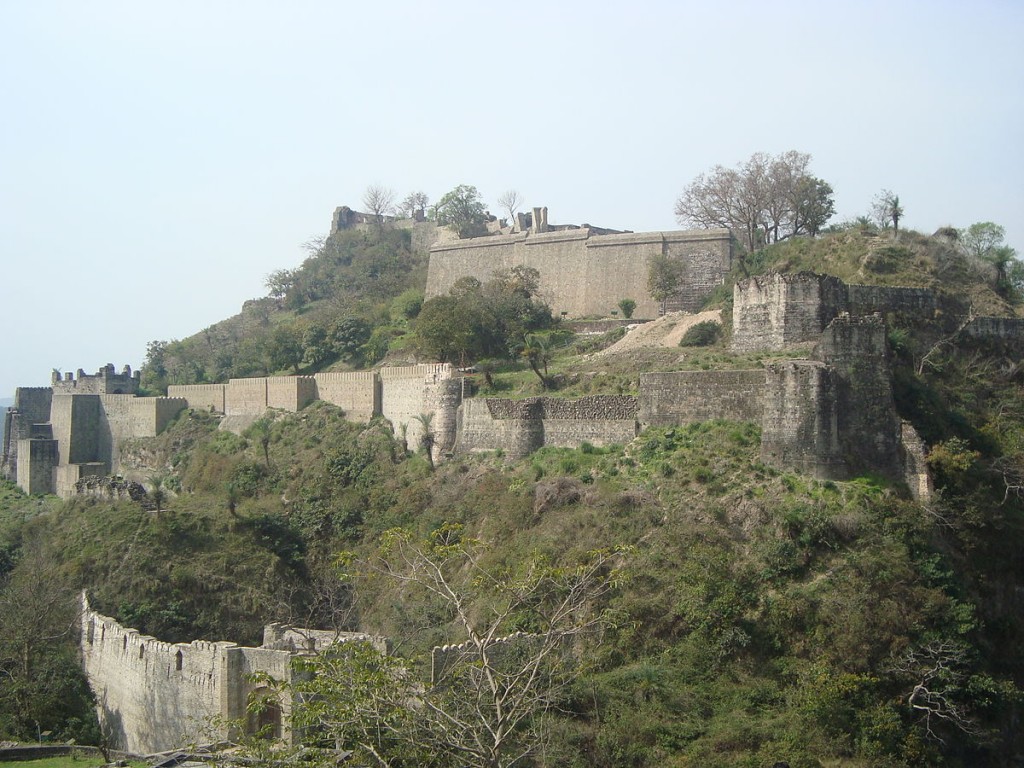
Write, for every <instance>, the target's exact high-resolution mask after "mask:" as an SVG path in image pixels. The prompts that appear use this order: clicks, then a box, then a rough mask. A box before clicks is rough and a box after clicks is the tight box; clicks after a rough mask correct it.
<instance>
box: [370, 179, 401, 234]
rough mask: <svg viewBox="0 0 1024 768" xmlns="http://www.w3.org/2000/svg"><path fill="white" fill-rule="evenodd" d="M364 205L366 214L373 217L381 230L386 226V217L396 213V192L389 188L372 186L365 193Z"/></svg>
mask: <svg viewBox="0 0 1024 768" xmlns="http://www.w3.org/2000/svg"><path fill="white" fill-rule="evenodd" d="M363 205H365V206H366V212H367V213H370V214H372V215H373V218H374V221H375V222H376V223H377V226H378V227H379V228H383V226H384V217H385V216H390V215H392V214H393V213H394V212H395V192H394V190H393V189H389V188H388V187H382V186H380V185H378V184H371V185H370V186H369V187H367V188H366V192H364V193H363Z"/></svg>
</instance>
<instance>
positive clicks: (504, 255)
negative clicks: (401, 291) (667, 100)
mask: <svg viewBox="0 0 1024 768" xmlns="http://www.w3.org/2000/svg"><path fill="white" fill-rule="evenodd" d="M661 254H664V255H667V256H670V257H672V258H675V259H678V260H679V261H680V262H681V263H682V265H683V270H684V281H683V282H684V287H683V290H682V291H681V293H680V295H679V296H678V297H677V298H676V299H675V300H674V301H673V302H672V303H671V306H670V307H669V308H670V309H684V310H687V311H691V312H692V311H697V310H698V309H699V308H700V306H701V303H702V302H703V300H704V299H705V298H706V297H707V296H708V295H709V294H710V293H711V292H712V291H713V290H714V289H715V288H716V287H717V286H719V285H721V284H722V282H723V280H724V278H725V275H726V273H727V272H728V271H729V269H730V268H731V266H732V236H731V234H730V232H729V230H727V229H710V230H689V231H679V232H644V233H621V234H596V230H593V229H591V228H589V227H583V228H580V229H564V230H559V231H555V232H532V231H531V232H517V233H513V234H509V235H492V236H489V237H478V238H471V239H467V240H456V241H452V242H438V243H435V244H434V245H433V246H432V247H431V249H430V265H429V267H428V271H427V289H426V296H427V298H428V299H429V298H431V297H434V296H440V295H443V294H445V293H447V292H448V290H449V289H450V288H451V287H452V285H453V284H454V283H455V282H456V281H457V280H459V279H461V278H463V277H474V278H476V279H477V280H480V281H481V282H486V281H487V280H488V279H490V278H491V276H492V275H493V274H494V273H495V272H498V271H500V270H505V269H510V268H512V267H515V266H526V267H533V268H534V269H536V270H537V271H538V272H539V273H540V290H539V296H540V298H541V299H543V300H544V301H546V302H547V303H548V304H550V306H551V309H552V311H553V312H554V313H555V315H556V316H557V315H558V314H560V313H562V312H565V313H566V314H567V316H569V317H582V316H593V315H596V316H601V317H603V316H607V315H609V314H611V312H612V311H613V310H616V311H617V304H618V302H619V301H620V300H621V299H633V300H634V301H635V302H636V303H637V307H636V311H635V316H636V317H638V318H654V317H657V316H658V314H659V309H660V307H659V306H658V303H657V302H655V301H654V299H652V298H651V296H650V293H649V292H648V290H647V263H648V261H649V259H650V258H651V257H652V256H655V255H661Z"/></svg>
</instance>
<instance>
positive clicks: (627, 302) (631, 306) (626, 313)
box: [619, 299, 636, 320]
mask: <svg viewBox="0 0 1024 768" xmlns="http://www.w3.org/2000/svg"><path fill="white" fill-rule="evenodd" d="M619 309H620V310H622V316H623V317H624V318H626V319H627V320H628V319H629V318H631V317H632V316H633V311H634V310H635V309H636V302H635V301H633V300H632V299H622V300H621V301H620V302H619Z"/></svg>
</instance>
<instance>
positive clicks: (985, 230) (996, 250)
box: [959, 221, 1024, 299]
mask: <svg viewBox="0 0 1024 768" xmlns="http://www.w3.org/2000/svg"><path fill="white" fill-rule="evenodd" d="M1005 236H1006V230H1005V229H1004V228H1003V227H1001V226H999V225H998V224H995V223H993V222H991V221H979V222H977V223H975V224H971V226H969V227H968V228H967V229H965V230H961V231H960V237H959V242H960V247H961V248H963V250H964V251H965V252H966V253H967V255H968V256H971V257H973V258H974V259H976V260H977V261H979V262H981V263H982V264H987V265H989V266H991V267H993V268H994V269H995V280H994V287H995V290H996V292H997V293H998V294H999V295H1000V296H1002V297H1003V298H1007V299H1015V298H1018V297H1020V295H1021V289H1022V288H1024V279H1022V278H1024V265H1021V263H1020V262H1019V261H1017V252H1016V251H1015V250H1014V249H1013V248H1011V247H1010V246H1008V245H1006V244H1005V243H1004V242H1003V238H1004V237H1005Z"/></svg>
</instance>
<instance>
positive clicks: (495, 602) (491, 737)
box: [294, 523, 625, 768]
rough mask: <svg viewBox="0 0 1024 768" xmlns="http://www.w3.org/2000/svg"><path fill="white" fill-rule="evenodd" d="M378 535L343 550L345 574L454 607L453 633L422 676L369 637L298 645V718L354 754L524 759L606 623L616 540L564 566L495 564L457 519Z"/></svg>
mask: <svg viewBox="0 0 1024 768" xmlns="http://www.w3.org/2000/svg"><path fill="white" fill-rule="evenodd" d="M383 542H384V543H383V545H382V546H381V548H380V550H379V551H378V553H377V554H376V555H374V556H373V557H371V558H368V559H367V560H364V561H361V562H354V563H353V566H354V567H353V570H354V571H355V573H354V574H353V576H354V578H356V579H359V578H377V579H379V578H383V579H385V580H387V581H391V582H395V583H397V584H399V585H402V586H403V594H405V595H406V596H407V599H410V600H413V599H419V600H425V601H428V602H429V603H432V604H435V605H436V606H437V607H438V609H439V610H440V611H441V612H442V615H448V616H451V617H452V621H451V630H452V632H453V634H454V637H453V640H456V641H457V644H456V645H452V646H445V647H444V649H438V652H435V658H434V664H433V669H432V679H431V680H429V681H424V680H417V679H415V678H414V671H413V668H412V666H411V665H410V664H408V663H407V662H405V661H404V660H402V659H399V658H397V657H394V656H387V655H386V654H384V653H382V652H380V651H379V650H375V649H373V648H371V647H370V646H369V645H367V644H350V643H344V644H341V645H340V646H336V647H335V648H333V649H331V650H330V651H329V652H327V653H325V654H323V655H321V656H319V657H308V658H307V659H306V660H304V661H305V663H306V664H307V665H308V671H309V672H310V674H308V675H301V676H299V679H298V681H297V683H295V685H296V687H297V691H296V692H297V693H298V700H299V701H300V702H301V703H300V705H299V706H298V707H297V710H296V713H295V720H294V725H297V726H298V727H301V728H306V729H310V730H312V731H315V732H318V733H319V734H321V735H322V736H323V737H324V738H325V739H326V740H329V741H330V742H332V743H333V744H334V745H335V746H336V748H338V749H348V750H353V751H354V752H355V755H354V758H355V761H356V762H357V763H359V764H372V765H378V766H388V765H434V766H445V767H448V766H450V767H451V768H455V766H459V767H460V768H461V766H471V767H473V768H505V767H506V766H513V765H520V764H525V761H527V760H528V759H529V757H530V756H531V755H532V754H534V753H535V752H536V751H537V750H538V749H539V748H540V747H541V746H542V745H543V743H544V741H545V734H546V731H547V727H548V720H549V719H548V717H547V715H548V713H549V712H551V711H552V709H553V708H554V707H555V706H556V705H557V704H558V702H559V700H560V698H561V697H562V696H563V694H564V692H565V690H566V688H567V686H568V685H569V684H570V683H571V681H572V680H573V678H574V676H575V673H576V671H577V669H578V667H579V666H580V664H581V661H580V660H581V659H583V658H586V655H585V654H584V653H583V651H584V649H585V648H587V647H588V646H591V645H593V644H596V643H597V642H599V641H600V637H601V630H602V629H603V628H604V627H606V626H608V625H609V617H608V614H607V613H606V612H605V610H604V607H603V605H604V602H605V599H606V598H607V596H608V594H609V593H610V592H611V591H612V589H613V588H614V586H615V585H616V583H617V581H618V578H619V573H620V571H619V563H620V561H621V559H622V557H623V556H624V555H625V552H624V551H623V550H615V549H608V550H599V551H595V552H590V553H588V554H586V555H584V556H582V557H580V558H579V559H578V560H577V561H575V562H573V563H571V564H568V565H564V566H559V565H555V564H553V563H551V562H549V561H548V560H546V559H544V558H543V557H540V556H534V557H531V558H529V559H528V560H527V561H526V562H522V563H519V564H517V565H515V566H511V567H509V568H506V569H499V570H496V569H493V568H488V567H486V566H485V565H484V564H483V560H482V550H481V547H480V543H479V542H478V541H476V540H474V539H471V538H468V537H467V536H466V535H465V533H464V531H463V529H462V527H461V526H459V525H456V524H451V523H449V524H445V525H443V526H441V527H440V528H438V529H437V530H435V531H434V532H433V533H432V534H431V535H430V537H429V538H428V539H427V540H426V541H419V540H416V539H414V537H413V536H412V535H411V534H410V533H409V532H408V531H405V530H400V529H396V530H392V531H389V532H387V533H386V534H385V535H384V538H383ZM483 606H486V609H484V610H481V608H482V607H483Z"/></svg>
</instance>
